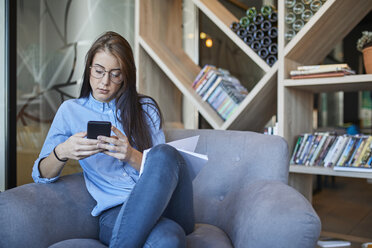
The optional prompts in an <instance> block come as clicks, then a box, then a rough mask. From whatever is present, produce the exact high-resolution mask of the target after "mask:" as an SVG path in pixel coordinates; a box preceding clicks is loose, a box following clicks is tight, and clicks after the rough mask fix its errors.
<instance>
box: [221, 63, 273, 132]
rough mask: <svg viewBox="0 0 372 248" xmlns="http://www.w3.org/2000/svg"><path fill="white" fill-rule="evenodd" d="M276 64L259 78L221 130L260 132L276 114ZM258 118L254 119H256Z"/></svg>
mask: <svg viewBox="0 0 372 248" xmlns="http://www.w3.org/2000/svg"><path fill="white" fill-rule="evenodd" d="M277 71H278V64H274V65H273V67H272V68H271V69H270V70H269V71H268V72H267V73H266V74H265V75H264V76H263V77H262V78H261V80H260V81H259V82H258V83H257V85H256V86H255V87H254V88H253V89H252V91H251V92H249V94H248V96H246V98H245V99H244V100H243V101H242V102H241V103H240V105H239V107H238V109H237V110H236V111H235V113H234V114H233V115H232V116H231V117H230V118H229V119H227V120H226V121H225V123H224V124H223V126H222V129H234V130H246V129H247V127H249V130H253V131H262V130H261V129H262V127H264V126H265V124H266V123H267V120H269V119H270V118H271V117H272V116H273V115H274V114H275V113H276V102H277ZM258 116H259V118H254V117H258Z"/></svg>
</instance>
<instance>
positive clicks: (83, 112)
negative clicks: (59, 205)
mask: <svg viewBox="0 0 372 248" xmlns="http://www.w3.org/2000/svg"><path fill="white" fill-rule="evenodd" d="M143 101H150V100H143ZM143 109H144V110H145V111H146V112H147V113H148V114H149V116H151V118H152V120H153V121H154V122H153V121H152V120H150V118H148V117H146V118H148V119H147V122H148V124H149V126H150V127H151V135H152V142H153V145H157V144H161V143H164V142H165V138H164V133H163V131H162V130H161V129H160V128H159V126H160V119H159V117H158V115H157V113H156V112H155V110H154V109H153V107H152V106H148V105H146V104H144V105H143ZM115 112H116V106H115V100H112V101H111V102H109V103H103V102H100V101H97V100H96V99H94V98H93V96H92V95H90V96H89V98H79V99H72V100H68V101H65V102H64V103H63V104H62V105H61V106H60V107H59V109H58V111H57V113H56V115H55V117H54V120H53V123H52V125H51V127H50V129H49V132H48V135H47V137H46V139H45V142H44V145H43V147H42V149H41V152H40V154H39V158H38V159H37V160H36V161H35V164H34V167H33V170H32V178H33V179H34V181H35V182H37V183H51V182H54V181H56V180H57V179H58V178H59V175H58V176H57V177H54V178H42V177H41V175H40V171H39V162H40V160H41V159H43V158H45V157H47V156H48V155H49V154H50V153H51V152H53V149H54V147H55V146H57V145H58V144H60V143H62V142H64V141H66V140H67V139H68V138H69V137H70V136H71V135H73V134H75V133H78V132H84V131H86V130H87V124H88V121H91V120H94V121H110V122H111V123H112V125H115V126H116V127H117V128H118V129H119V130H120V131H121V132H122V133H124V134H125V132H124V130H123V128H122V126H121V124H120V122H119V121H118V119H117V118H116V114H115ZM118 114H120V113H118ZM145 116H147V115H145ZM112 135H115V134H114V133H112ZM79 163H80V166H81V167H82V169H83V173H84V178H85V184H86V187H87V189H88V191H89V193H90V194H91V195H92V197H93V198H94V199H95V200H96V202H97V205H96V206H95V208H94V209H93V211H92V215H93V216H98V215H99V214H100V213H101V212H102V211H104V210H106V209H109V208H111V207H114V206H117V205H119V204H122V203H124V202H125V201H126V200H127V198H128V196H129V194H130V192H131V191H132V189H133V187H134V185H135V184H136V182H137V180H138V171H137V170H135V169H134V168H133V167H131V166H130V165H129V164H128V163H125V162H122V161H120V160H118V159H116V158H113V157H111V156H108V155H106V154H104V153H98V154H95V155H93V156H90V157H87V158H85V159H81V160H79Z"/></svg>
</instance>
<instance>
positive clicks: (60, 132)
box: [32, 103, 71, 183]
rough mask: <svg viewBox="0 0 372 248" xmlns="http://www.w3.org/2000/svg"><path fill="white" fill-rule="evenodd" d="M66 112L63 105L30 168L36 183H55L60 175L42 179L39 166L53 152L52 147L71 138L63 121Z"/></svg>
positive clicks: (68, 129)
mask: <svg viewBox="0 0 372 248" xmlns="http://www.w3.org/2000/svg"><path fill="white" fill-rule="evenodd" d="M65 111H66V107H65V104H64V103H63V104H62V105H61V106H60V108H59V109H58V111H57V113H56V115H55V117H54V119H53V123H52V125H51V126H50V129H49V132H48V135H47V137H46V139H45V141H44V145H43V147H42V148H41V151H40V154H39V157H38V158H37V159H36V161H35V163H34V166H33V168H32V178H33V180H34V181H35V182H36V183H52V182H54V181H56V180H57V179H58V178H59V176H60V175H58V176H56V177H53V178H43V177H41V174H40V170H39V164H40V162H41V160H42V159H44V158H46V157H48V156H49V154H50V153H51V152H53V149H54V147H56V146H57V145H58V144H61V143H62V142H65V141H66V140H67V139H68V137H70V136H71V131H70V128H69V126H68V125H67V122H66V121H65V119H64V112H65Z"/></svg>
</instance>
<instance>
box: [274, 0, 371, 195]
mask: <svg viewBox="0 0 372 248" xmlns="http://www.w3.org/2000/svg"><path fill="white" fill-rule="evenodd" d="M371 9H372V5H371V4H370V1H368V0H357V1H355V0H342V1H340V0H327V1H326V2H325V3H324V5H323V6H322V7H321V9H320V10H319V11H318V12H316V13H315V15H314V16H313V17H312V18H311V20H310V21H309V22H308V23H306V25H305V26H304V27H303V28H302V29H301V30H300V31H299V32H298V33H297V35H296V36H295V37H294V38H293V39H292V40H291V41H290V42H288V44H285V40H284V33H285V28H284V27H285V25H284V16H285V6H284V1H278V13H279V19H278V22H279V23H278V26H279V37H278V38H279V40H278V45H279V54H278V55H279V56H278V62H279V68H278V131H279V134H280V135H281V136H283V137H284V138H285V139H286V140H287V141H288V143H289V149H290V152H292V151H293V148H294V144H295V139H296V136H297V135H299V134H300V133H304V132H312V131H313V130H312V110H313V94H314V93H315V92H329V91H356V90H372V75H353V76H345V77H334V78H321V79H302V80H291V79H289V71H290V70H294V69H296V67H297V66H299V65H311V64H318V63H319V61H321V60H322V59H323V58H324V57H325V55H326V54H328V53H329V52H330V51H331V49H332V48H333V47H334V44H336V43H337V42H339V41H341V40H342V39H343V38H344V37H345V36H346V35H347V34H348V33H349V32H350V31H351V30H352V29H353V28H354V27H355V26H356V25H357V24H358V23H359V22H360V21H361V20H362V19H363V17H364V16H366V15H367V14H368V13H369V12H370V10H371ZM290 172H291V175H290V183H291V185H292V186H294V187H295V188H296V189H297V190H299V191H300V192H301V193H302V194H304V195H305V196H306V197H307V198H308V199H309V200H310V201H311V195H312V176H313V175H330V176H346V177H357V178H371V177H372V173H356V172H339V171H333V169H331V168H319V167H306V166H300V165H290Z"/></svg>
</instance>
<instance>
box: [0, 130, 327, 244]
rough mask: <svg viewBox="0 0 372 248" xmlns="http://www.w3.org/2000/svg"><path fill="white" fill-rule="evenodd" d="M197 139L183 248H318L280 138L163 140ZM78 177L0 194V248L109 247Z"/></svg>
mask: <svg viewBox="0 0 372 248" xmlns="http://www.w3.org/2000/svg"><path fill="white" fill-rule="evenodd" d="M194 135H200V139H199V143H198V146H197V152H199V153H203V154H207V155H208V157H209V161H208V163H207V165H206V166H205V167H204V168H203V170H202V171H201V172H200V174H199V175H198V176H197V177H196V178H195V180H194V182H193V184H194V204H195V215H196V222H197V225H196V227H195V231H194V232H193V233H192V234H190V235H189V236H188V237H187V247H188V248H225V247H226V248H228V247H237V248H243V247H248V248H250V247H257V248H265V247H275V248H279V247H283V248H284V247H285V248H288V247H295V248H298V247H315V245H316V241H317V239H318V236H319V233H320V227H321V224H320V220H319V217H318V216H317V214H316V213H315V211H314V210H313V208H312V206H311V204H310V203H309V202H308V201H307V200H306V199H305V198H304V197H303V196H302V195H301V194H299V193H298V192H297V191H296V190H294V189H293V188H291V187H289V186H288V185H287V180H288V167H289V166H288V147H287V143H286V142H285V141H284V139H282V138H280V137H278V136H268V135H263V134H258V133H253V132H242V131H221V130H169V131H167V132H166V137H167V140H168V141H171V140H176V139H181V138H185V137H190V136H194ZM94 205H95V202H94V200H93V199H92V198H91V197H90V195H89V194H88V192H87V190H86V188H85V184H84V179H83V176H82V174H80V173H79V174H74V175H69V176H65V177H62V178H60V179H59V180H58V181H57V182H56V183H53V184H48V185H44V184H34V183H33V184H27V185H24V186H20V187H17V188H14V189H11V190H7V191H5V192H3V193H0V226H1V231H0V247H11V248H13V247H14V248H16V247H30V248H32V247H38V248H40V247H49V246H51V247H54V248H56V247H64V248H66V247H79V248H84V247H89V248H93V247H106V246H104V245H103V244H101V243H100V242H99V241H98V219H97V218H95V217H92V216H91V215H90V212H91V209H92V208H93V207H94Z"/></svg>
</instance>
